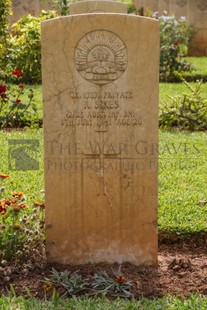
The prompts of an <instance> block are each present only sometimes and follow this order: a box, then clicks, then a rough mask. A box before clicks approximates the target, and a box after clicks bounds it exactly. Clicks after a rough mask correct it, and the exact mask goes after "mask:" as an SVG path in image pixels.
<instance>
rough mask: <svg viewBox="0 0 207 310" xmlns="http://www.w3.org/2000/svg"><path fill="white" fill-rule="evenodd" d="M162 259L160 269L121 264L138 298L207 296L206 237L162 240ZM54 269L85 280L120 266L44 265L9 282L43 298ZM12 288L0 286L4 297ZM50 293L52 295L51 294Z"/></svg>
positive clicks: (166, 238) (6, 285) (159, 261)
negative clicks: (78, 275)
mask: <svg viewBox="0 0 207 310" xmlns="http://www.w3.org/2000/svg"><path fill="white" fill-rule="evenodd" d="M159 243H160V244H159V256H158V266H157V267H143V266H139V267H137V266H134V265H132V264H130V263H124V264H123V265H122V269H121V270H122V273H123V275H124V277H127V278H128V279H129V280H131V281H132V282H133V294H134V296H135V298H138V297H140V296H146V297H162V296H164V295H166V294H170V295H177V296H186V297H188V296H189V295H191V294H192V293H198V294H202V295H207V246H206V244H207V236H206V234H203V235H201V234H199V235H195V236H193V237H192V236H191V237H189V238H184V239H183V238H182V237H180V236H177V235H175V236H170V237H169V236H165V235H161V236H160V237H159ZM52 267H54V268H55V269H56V270H58V271H63V270H65V269H67V270H69V271H72V272H73V271H76V270H79V273H80V274H81V275H83V276H84V277H86V278H90V277H93V275H94V273H96V272H97V271H98V272H105V271H106V272H107V273H108V274H109V275H111V276H112V275H113V273H112V268H114V269H118V264H113V265H109V264H105V263H101V264H96V265H91V264H87V265H80V266H70V265H60V264H45V268H44V269H41V270H40V269H36V270H33V271H29V273H27V274H23V273H20V274H13V275H12V278H11V281H10V283H11V284H12V285H13V287H14V289H15V291H16V294H17V295H23V296H25V297H27V296H28V294H27V292H26V290H25V288H28V289H29V291H30V292H31V293H32V294H33V295H34V296H35V297H39V298H42V297H43V296H44V294H45V292H44V289H43V282H42V280H44V279H45V277H49V275H50V271H51V269H52ZM8 291H9V285H8V283H6V282H3V283H1V284H0V292H1V294H8ZM47 294H50V292H48V293H47Z"/></svg>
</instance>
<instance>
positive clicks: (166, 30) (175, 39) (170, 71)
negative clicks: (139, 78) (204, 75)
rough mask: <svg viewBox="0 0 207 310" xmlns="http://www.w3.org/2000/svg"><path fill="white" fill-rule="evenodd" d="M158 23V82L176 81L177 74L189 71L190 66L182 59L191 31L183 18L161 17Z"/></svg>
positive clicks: (186, 49) (186, 51) (185, 53)
mask: <svg viewBox="0 0 207 310" xmlns="http://www.w3.org/2000/svg"><path fill="white" fill-rule="evenodd" d="M159 21H160V80H161V81H175V80H178V73H179V74H181V73H182V72H185V71H190V70H191V69H192V66H191V65H190V64H189V63H188V62H187V61H185V60H184V59H183V57H184V56H186V55H187V53H188V46H189V43H190V40H191V38H192V34H193V29H192V27H191V26H190V25H189V23H188V22H187V21H186V20H185V18H180V19H178V20H176V18H175V17H174V16H161V17H159Z"/></svg>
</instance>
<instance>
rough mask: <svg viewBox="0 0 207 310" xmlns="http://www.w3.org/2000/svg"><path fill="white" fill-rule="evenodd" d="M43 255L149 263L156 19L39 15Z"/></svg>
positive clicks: (153, 241)
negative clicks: (45, 17)
mask: <svg viewBox="0 0 207 310" xmlns="http://www.w3.org/2000/svg"><path fill="white" fill-rule="evenodd" d="M42 70H43V100H44V147H45V195H46V249H47V258H48V261H49V262H60V263H69V264H84V263H98V262H103V261H105V262H108V263H113V262H118V263H122V262H124V261H128V262H131V263H134V264H137V265H140V264H156V263H157V157H158V154H157V151H156V149H157V137H158V87H159V84H158V83H159V74H158V72H159V23H158V22H157V21H155V20H152V19H149V18H143V17H139V16H133V15H131V16H130V15H125V14H113V13H110V14H101V13H99V14H82V15H71V16H67V17H62V18H56V19H53V20H49V21H45V22H43V23H42Z"/></svg>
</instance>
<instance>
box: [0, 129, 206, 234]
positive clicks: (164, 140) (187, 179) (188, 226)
mask: <svg viewBox="0 0 207 310" xmlns="http://www.w3.org/2000/svg"><path fill="white" fill-rule="evenodd" d="M10 139H39V140H40V152H39V153H38V158H37V159H38V160H39V162H40V169H39V170H38V171H15V170H14V171H9V170H8V140H10ZM159 139H160V156H159V158H160V162H159V166H160V168H159V230H160V231H162V232H175V231H176V232H179V233H197V232H202V231H207V205H206V206H203V205H200V204H199V201H200V200H207V187H206V184H207V173H206V171H207V161H206V156H207V145H206V141H207V132H193V133H184V132H165V131H160V135H159ZM0 141H1V146H2V147H1V149H0V158H1V161H0V172H2V173H8V174H9V175H10V176H11V177H10V178H9V179H6V180H3V185H4V186H5V187H6V188H7V189H8V190H7V193H8V194H9V192H11V191H23V192H24V193H25V194H26V195H27V197H28V199H29V202H31V201H33V200H38V199H40V198H41V190H43V188H44V183H43V137H42V129H39V130H38V129H28V130H26V131H25V132H22V131H11V132H7V131H5V132H3V131H0ZM149 147H151V146H149ZM149 150H150V149H149ZM12 164H13V163H12Z"/></svg>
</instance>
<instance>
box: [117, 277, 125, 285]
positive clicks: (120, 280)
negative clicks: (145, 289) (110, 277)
mask: <svg viewBox="0 0 207 310" xmlns="http://www.w3.org/2000/svg"><path fill="white" fill-rule="evenodd" d="M115 281H116V282H117V283H120V284H122V283H125V282H126V278H125V277H123V276H118V277H116V279H115Z"/></svg>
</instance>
